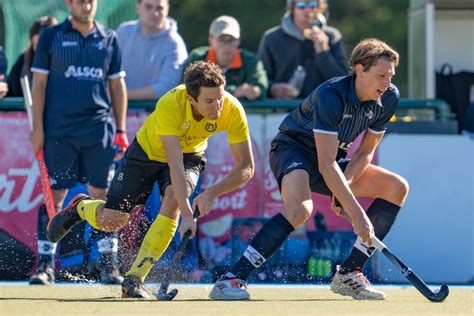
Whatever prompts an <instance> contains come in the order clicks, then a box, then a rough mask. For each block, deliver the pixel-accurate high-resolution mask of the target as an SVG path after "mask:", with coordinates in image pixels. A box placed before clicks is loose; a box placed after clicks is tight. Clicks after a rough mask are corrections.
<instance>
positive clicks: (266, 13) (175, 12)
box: [170, 0, 409, 95]
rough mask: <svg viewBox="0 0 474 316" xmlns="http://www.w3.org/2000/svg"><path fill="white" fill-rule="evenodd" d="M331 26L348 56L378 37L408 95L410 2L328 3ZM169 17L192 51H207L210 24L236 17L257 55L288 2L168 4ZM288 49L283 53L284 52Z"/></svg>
mask: <svg viewBox="0 0 474 316" xmlns="http://www.w3.org/2000/svg"><path fill="white" fill-rule="evenodd" d="M328 2H329V12H330V15H329V24H330V25H332V26H335V27H337V28H338V29H339V30H340V31H341V33H342V34H343V37H344V42H345V44H346V49H347V55H348V56H349V54H350V52H351V51H352V49H353V47H354V45H355V44H357V42H359V41H360V40H361V39H364V38H367V37H376V38H379V39H382V40H384V41H385V42H387V43H388V44H389V45H391V46H392V47H394V48H395V49H396V50H397V51H398V52H399V53H400V55H401V63H400V66H399V68H398V69H397V76H396V77H395V78H394V83H395V84H397V85H398V87H399V88H400V90H401V92H402V95H406V92H407V67H408V63H407V60H406V58H407V44H408V43H407V29H408V20H407V16H408V5H409V0H390V1H382V0H351V1H349V0H328ZM170 4H171V12H170V15H171V16H173V17H174V18H175V19H176V20H177V21H178V26H179V32H180V33H181V35H182V36H183V38H184V39H185V41H186V43H187V46H188V49H189V50H191V49H193V48H196V47H198V46H202V45H207V37H208V30H209V24H210V23H211V21H212V20H213V19H214V18H216V17H218V16H219V15H223V14H226V15H231V16H234V17H235V18H236V19H237V20H238V21H239V23H240V25H241V29H242V44H241V46H242V47H245V48H248V49H250V50H252V51H254V52H255V51H257V48H258V44H259V42H260V38H261V36H262V34H263V33H264V32H265V30H267V29H269V28H270V27H273V26H275V25H278V24H279V23H280V20H281V17H282V15H283V13H284V11H285V5H286V0H278V1H276V0H257V1H256V0H240V1H238V0H170ZM283 49H284V48H283Z"/></svg>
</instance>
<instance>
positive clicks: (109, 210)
mask: <svg viewBox="0 0 474 316" xmlns="http://www.w3.org/2000/svg"><path fill="white" fill-rule="evenodd" d="M155 168H156V162H153V161H151V160H149V159H148V157H147V155H146V153H145V152H144V151H143V149H142V148H141V147H140V145H139V144H138V142H137V141H136V140H135V141H133V142H132V144H131V145H130V147H129V148H128V149H127V152H126V153H125V155H124V157H123V158H122V161H121V163H120V166H119V168H118V170H117V172H116V173H115V175H114V178H113V180H112V183H111V185H110V188H109V190H108V193H107V201H106V202H104V201H103V200H94V199H92V198H90V197H89V196H87V195H84V194H79V195H77V196H76V197H75V198H74V199H73V200H72V201H71V202H70V203H69V205H68V206H67V207H66V208H65V209H64V210H62V211H61V212H59V213H58V214H56V216H55V217H54V218H53V220H52V221H51V222H50V224H49V227H48V239H49V240H51V241H57V240H60V239H61V238H63V237H64V235H66V234H67V233H68V232H69V231H70V229H71V228H72V227H73V226H74V225H76V224H77V223H79V222H81V221H84V220H86V221H87V222H88V223H89V224H90V225H91V226H92V227H94V228H95V229H98V230H101V231H105V232H112V231H116V230H118V229H120V228H122V227H123V226H125V225H126V224H127V222H128V219H129V213H130V212H131V211H132V210H133V207H134V206H135V205H138V204H142V203H143V202H144V201H146V198H147V197H148V195H149V194H150V192H151V190H152V188H153V184H154V182H155V174H154V169H155Z"/></svg>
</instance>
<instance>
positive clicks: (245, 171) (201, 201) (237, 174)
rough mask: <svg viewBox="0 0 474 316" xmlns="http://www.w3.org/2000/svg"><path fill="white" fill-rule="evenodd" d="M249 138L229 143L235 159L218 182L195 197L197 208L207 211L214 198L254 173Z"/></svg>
mask: <svg viewBox="0 0 474 316" xmlns="http://www.w3.org/2000/svg"><path fill="white" fill-rule="evenodd" d="M251 147H252V146H251V142H250V139H249V140H247V141H244V142H240V143H237V144H230V150H231V152H232V155H233V156H234V159H235V161H236V163H235V165H234V166H233V168H232V170H231V171H230V172H229V173H228V174H227V175H226V176H225V177H224V178H223V179H222V180H221V181H219V182H217V183H216V184H214V185H213V186H210V187H208V188H207V189H206V190H205V191H204V192H203V193H201V194H200V195H199V197H198V198H197V199H196V200H197V201H196V203H197V204H198V205H199V209H200V210H201V212H203V213H207V212H208V211H209V210H210V209H211V208H212V203H213V201H214V199H215V198H217V197H218V196H220V195H222V194H225V193H227V192H230V191H233V190H235V189H237V188H238V187H240V186H241V185H242V184H244V183H245V182H247V181H248V180H249V179H250V178H252V176H253V173H254V161H253V155H252V149H251Z"/></svg>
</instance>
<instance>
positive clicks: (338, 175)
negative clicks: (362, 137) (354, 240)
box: [314, 132, 373, 245]
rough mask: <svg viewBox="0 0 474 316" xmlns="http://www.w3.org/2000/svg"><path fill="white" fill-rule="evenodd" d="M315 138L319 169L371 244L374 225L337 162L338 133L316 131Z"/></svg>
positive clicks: (356, 226) (355, 227)
mask: <svg viewBox="0 0 474 316" xmlns="http://www.w3.org/2000/svg"><path fill="white" fill-rule="evenodd" d="M314 138H315V142H316V150H317V154H318V166H319V171H320V172H321V174H322V175H323V177H324V181H325V182H326V184H327V186H328V187H329V189H330V190H331V192H332V193H333V194H334V195H335V196H336V197H337V199H338V200H339V202H340V203H341V205H342V207H343V208H344V209H345V210H346V212H347V213H348V215H349V217H350V218H351V219H352V226H353V227H354V232H355V233H356V234H357V235H359V236H360V237H361V238H362V240H364V241H365V242H367V243H368V244H369V245H371V244H372V241H371V238H372V237H373V227H372V225H371V223H370V220H369V219H368V218H367V216H366V214H365V212H364V210H363V208H362V207H361V206H360V204H359V202H357V200H356V198H355V196H354V194H353V193H352V191H351V190H350V188H349V183H348V182H347V180H346V178H345V176H344V174H343V173H342V170H341V168H340V167H339V165H338V164H337V162H336V155H337V151H338V145H339V140H338V138H337V135H333V134H325V133H319V132H315V133H314Z"/></svg>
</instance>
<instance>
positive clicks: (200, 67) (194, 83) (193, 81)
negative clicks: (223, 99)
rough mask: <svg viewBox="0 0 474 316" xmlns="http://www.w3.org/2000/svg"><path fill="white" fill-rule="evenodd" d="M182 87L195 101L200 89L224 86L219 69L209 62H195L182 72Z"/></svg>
mask: <svg viewBox="0 0 474 316" xmlns="http://www.w3.org/2000/svg"><path fill="white" fill-rule="evenodd" d="M184 85H185V86H186V91H187V92H188V95H190V96H191V97H193V99H194V100H196V101H197V99H198V97H199V94H200V93H201V87H206V88H214V87H219V86H221V85H225V77H224V75H223V74H222V70H221V68H220V67H219V66H218V65H216V64H214V63H210V62H205V61H196V62H194V63H192V64H189V65H188V66H187V67H186V70H185V71H184Z"/></svg>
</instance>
